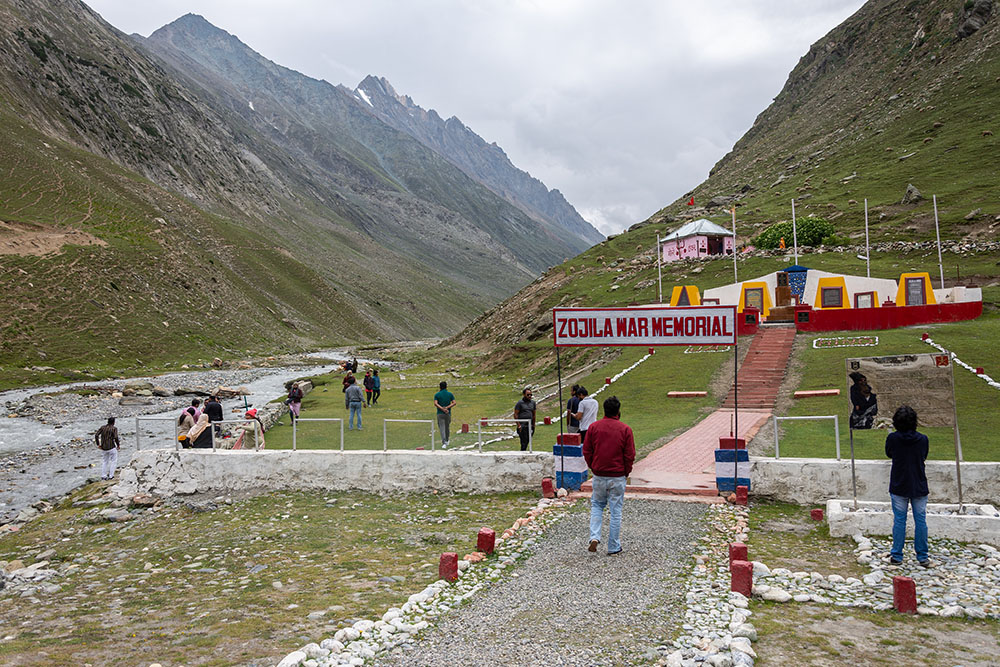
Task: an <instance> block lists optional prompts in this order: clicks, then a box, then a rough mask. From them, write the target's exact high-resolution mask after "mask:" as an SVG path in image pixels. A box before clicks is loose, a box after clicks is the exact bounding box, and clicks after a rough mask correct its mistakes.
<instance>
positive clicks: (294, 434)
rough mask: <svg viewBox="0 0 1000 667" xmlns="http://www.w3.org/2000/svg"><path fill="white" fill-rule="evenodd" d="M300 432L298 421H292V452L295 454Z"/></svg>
mask: <svg viewBox="0 0 1000 667" xmlns="http://www.w3.org/2000/svg"><path fill="white" fill-rule="evenodd" d="M298 431H299V423H298V421H297V420H295V419H293V420H292V451H293V452H294V451H295V450H296V448H297V445H298V442H297V436H298Z"/></svg>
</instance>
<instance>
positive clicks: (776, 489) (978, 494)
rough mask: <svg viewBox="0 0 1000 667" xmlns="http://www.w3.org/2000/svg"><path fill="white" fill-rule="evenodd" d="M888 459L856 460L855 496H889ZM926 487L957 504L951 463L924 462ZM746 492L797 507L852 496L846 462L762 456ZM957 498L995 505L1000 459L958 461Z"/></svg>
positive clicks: (999, 495)
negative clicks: (990, 461)
mask: <svg viewBox="0 0 1000 667" xmlns="http://www.w3.org/2000/svg"><path fill="white" fill-rule="evenodd" d="M891 466H892V462H891V461H889V460H885V461H857V462H856V463H855V471H856V474H857V481H858V499H859V500H880V501H884V500H886V499H887V498H888V497H889V469H890V467H891ZM925 470H926V472H927V485H928V487H929V488H930V500H931V502H935V503H957V502H958V485H957V484H956V483H955V462H954V461H952V462H947V461H927V462H926V464H925ZM750 484H751V488H750V492H751V494H753V495H755V496H767V497H771V498H775V499H778V500H784V501H788V502H793V503H799V504H802V505H812V504H818V503H821V504H825V503H826V501H827V500H829V499H830V498H852V497H853V494H852V492H851V461H850V459H844V460H842V461H837V460H835V459H796V458H782V459H777V460H776V459H767V458H758V457H751V459H750ZM962 500H963V501H964V502H966V503H985V504H995V503H996V502H997V501H998V500H1000V463H963V464H962Z"/></svg>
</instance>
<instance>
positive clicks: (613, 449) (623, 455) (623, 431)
mask: <svg viewBox="0 0 1000 667" xmlns="http://www.w3.org/2000/svg"><path fill="white" fill-rule="evenodd" d="M621 408H622V404H621V402H620V401H619V400H618V397H617V396H612V397H611V398H609V399H607V400H606V401H604V419H601V420H599V421H596V422H594V423H593V424H592V425H591V426H590V428H588V429H587V435H586V438H585V439H584V441H583V458H584V459H586V461H587V466H588V467H589V468H590V470H591V472H593V473H594V479H593V482H592V484H593V487H594V488H593V491H592V492H591V494H590V546H589V547H587V550H588V551H590V552H594V551H597V545H598V544H600V543H601V526H602V525H603V523H604V508H605V507H607V508H608V516H609V525H608V555H609V556H612V555H614V554H617V553H621V550H622V544H621V540H620V535H621V529H622V505H623V504H624V503H625V484H626V481H627V479H628V476H629V475H630V474H631V473H632V464H633V463H634V462H635V438H634V437H633V436H632V429H631V427H629V426H628V425H627V424H625V423H623V422H622V421H621Z"/></svg>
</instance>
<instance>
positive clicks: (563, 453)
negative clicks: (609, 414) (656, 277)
mask: <svg viewBox="0 0 1000 667" xmlns="http://www.w3.org/2000/svg"><path fill="white" fill-rule="evenodd" d="M657 245H659V243H657ZM556 375H557V377H558V379H559V442H560V443H561V442H563V437H562V436H563V400H562V360H561V359H560V357H559V348H558V347H557V348H556ZM559 467H560V469H561V471H562V479H563V480H565V479H566V451H565V445H560V446H559Z"/></svg>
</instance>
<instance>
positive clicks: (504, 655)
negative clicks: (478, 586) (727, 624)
mask: <svg viewBox="0 0 1000 667" xmlns="http://www.w3.org/2000/svg"><path fill="white" fill-rule="evenodd" d="M581 507H584V508H586V509H588V510H589V504H587V505H584V503H581ZM704 512H705V506H704V505H701V504H698V503H677V502H670V501H665V500H628V501H626V503H625V507H624V516H623V519H622V546H623V549H624V550H623V552H622V553H620V554H618V555H615V556H608V555H606V553H605V552H604V549H605V543H602V544H601V547H600V548H599V549H598V552H597V553H596V554H592V553H589V552H588V551H587V548H586V545H587V534H588V528H587V525H588V521H589V516H590V515H589V511H574V512H571V513H569V514H567V515H566V516H565V517H564V518H563V519H562V520H560V521H558V522H557V523H555V524H554V525H553V526H551V527H550V528H549V529H548V530H547V531H546V533H545V536H544V537H543V538H542V539H541V541H540V543H539V545H538V549H537V551H536V552H535V553H534V554H532V555H531V556H530V557H529V558H528V559H527V560H525V561H524V563H523V564H521V565H520V566H519V567H518V568H517V569H516V570H515V571H514V572H513V573H512V574H511V576H508V577H506V578H504V579H502V580H501V581H500V582H499V583H497V584H496V585H494V586H492V587H490V588H489V589H488V590H487V591H485V592H483V593H481V594H479V595H477V596H475V597H474V598H472V601H471V602H470V603H469V604H468V605H463V606H462V607H460V608H458V609H455V610H453V611H451V612H449V613H447V614H445V615H444V616H442V617H441V618H440V620H439V621H438V622H437V625H436V627H435V628H434V629H432V630H430V631H429V632H428V633H427V634H426V635H425V636H423V637H422V638H421V639H420V640H419V641H417V642H415V643H413V644H409V645H404V646H402V647H399V648H397V649H395V650H394V651H393V652H392V653H391V654H389V656H387V657H385V658H382V659H381V660H376V662H375V664H377V665H436V666H439V665H471V664H481V665H497V664H504V665H506V664H509V665H630V664H642V663H647V662H650V661H654V660H656V659H657V658H659V657H661V656H662V655H663V653H662V651H657V647H659V646H663V645H664V643H665V642H666V641H667V640H669V638H670V637H671V636H672V635H674V634H676V632H677V631H678V630H679V629H680V624H681V623H682V622H683V616H684V587H683V586H679V585H677V583H676V581H675V578H676V577H677V576H678V575H680V574H682V573H686V569H685V566H686V565H687V564H688V560H689V558H690V554H691V553H692V551H693V546H692V545H693V543H695V542H696V540H697V537H698V532H697V530H698V526H697V524H698V522H697V521H696V519H698V518H699V517H700V516H702V515H703V514H704ZM606 533H607V519H605V535H606Z"/></svg>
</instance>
